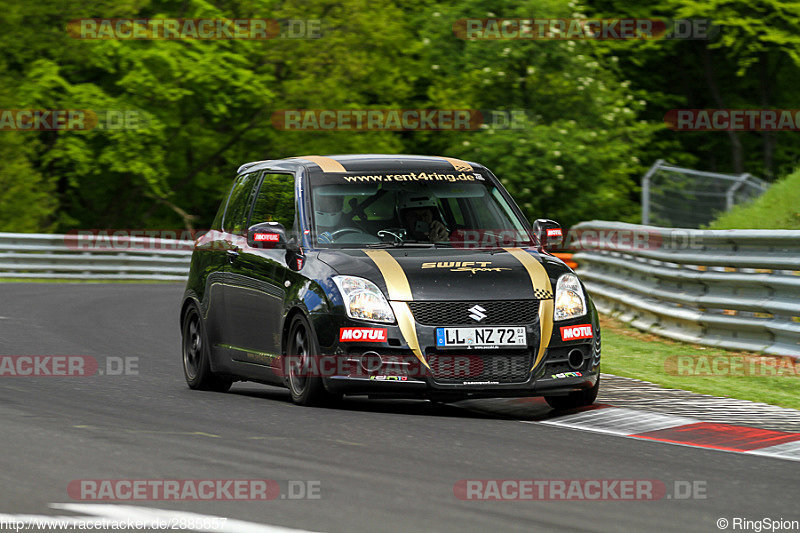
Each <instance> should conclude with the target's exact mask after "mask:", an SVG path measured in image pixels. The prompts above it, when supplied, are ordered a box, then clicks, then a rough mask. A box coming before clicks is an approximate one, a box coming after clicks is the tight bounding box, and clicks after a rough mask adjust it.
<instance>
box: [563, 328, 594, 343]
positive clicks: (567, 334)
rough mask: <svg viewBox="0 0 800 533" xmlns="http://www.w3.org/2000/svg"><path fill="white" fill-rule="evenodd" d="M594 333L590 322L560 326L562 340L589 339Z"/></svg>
mask: <svg viewBox="0 0 800 533" xmlns="http://www.w3.org/2000/svg"><path fill="white" fill-rule="evenodd" d="M593 336H594V335H592V325H591V324H579V325H577V326H564V327H563V328H561V340H562V341H574V340H576V339H591V338H592V337H593Z"/></svg>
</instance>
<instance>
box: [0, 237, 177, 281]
mask: <svg viewBox="0 0 800 533" xmlns="http://www.w3.org/2000/svg"><path fill="white" fill-rule="evenodd" d="M192 245H193V243H192V241H179V240H170V239H158V238H149V237H124V238H114V239H113V242H112V241H111V240H107V241H104V240H103V239H102V238H101V239H96V238H84V237H81V236H80V235H77V234H68V235H51V234H40V233H0V278H13V279H22V278H34V279H36V278H38V279H116V280H163V281H185V280H186V277H187V276H188V275H189V262H190V259H191V256H192Z"/></svg>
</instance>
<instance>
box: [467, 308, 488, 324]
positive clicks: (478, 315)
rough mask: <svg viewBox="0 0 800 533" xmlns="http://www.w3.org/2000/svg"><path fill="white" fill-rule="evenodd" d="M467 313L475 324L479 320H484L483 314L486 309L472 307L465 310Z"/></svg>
mask: <svg viewBox="0 0 800 533" xmlns="http://www.w3.org/2000/svg"><path fill="white" fill-rule="evenodd" d="M467 311H469V317H470V318H471V319H472V320H474V321H475V322H480V321H481V320H483V319H484V318H486V313H485V311H486V309H484V308H483V307H481V306H480V305H473V306H472V307H470V308H469V309H467Z"/></svg>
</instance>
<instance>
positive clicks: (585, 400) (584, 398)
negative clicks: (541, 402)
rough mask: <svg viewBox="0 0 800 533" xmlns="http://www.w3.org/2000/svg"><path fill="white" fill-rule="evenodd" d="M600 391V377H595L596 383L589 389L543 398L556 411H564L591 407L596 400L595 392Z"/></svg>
mask: <svg viewBox="0 0 800 533" xmlns="http://www.w3.org/2000/svg"><path fill="white" fill-rule="evenodd" d="M599 390H600V376H599V375H598V376H597V383H595V384H594V387H592V388H591V389H585V390H581V391H575V392H570V393H569V394H567V395H566V396H545V397H544V399H545V401H546V402H547V404H548V405H549V406H550V407H552V408H553V409H556V410H558V411H562V410H565V409H577V408H578V407H586V406H589V405H592V404H593V403H594V401H595V400H596V399H597V392H598V391H599Z"/></svg>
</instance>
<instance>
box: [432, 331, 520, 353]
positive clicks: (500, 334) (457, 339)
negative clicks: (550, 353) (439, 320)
mask: <svg viewBox="0 0 800 533" xmlns="http://www.w3.org/2000/svg"><path fill="white" fill-rule="evenodd" d="M527 344H528V339H527V337H526V336H525V327H524V326H499V327H491V328H436V346H437V347H439V348H450V347H463V346H472V347H476V348H479V347H484V346H526V345H527Z"/></svg>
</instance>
